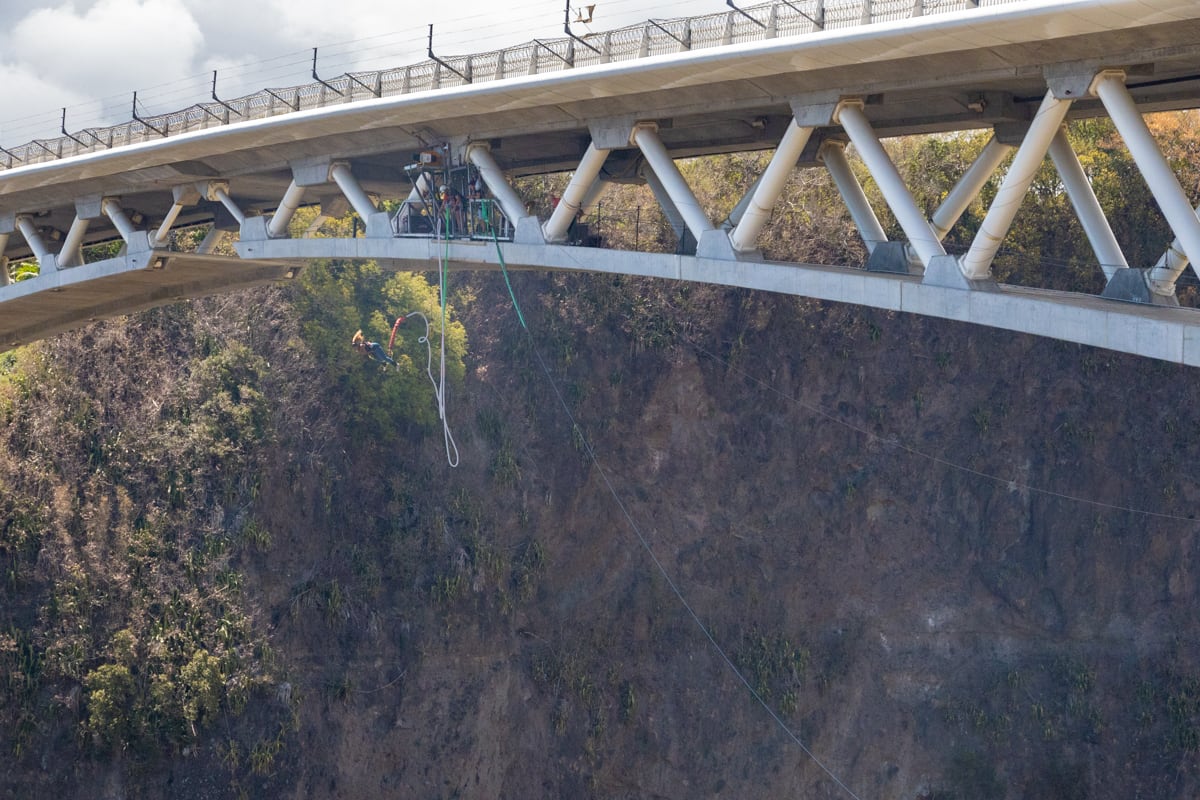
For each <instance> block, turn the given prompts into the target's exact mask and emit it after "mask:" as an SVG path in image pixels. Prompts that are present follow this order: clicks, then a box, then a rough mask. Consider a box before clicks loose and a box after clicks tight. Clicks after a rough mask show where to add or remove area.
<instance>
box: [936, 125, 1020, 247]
mask: <svg viewBox="0 0 1200 800" xmlns="http://www.w3.org/2000/svg"><path fill="white" fill-rule="evenodd" d="M1012 149H1013V148H1012V145H1007V144H1002V143H1001V142H1000V140H999V139H997V138H996V137H995V136H992V138H991V139H988V143H987V144H986V145H984V146H983V150H981V151H980V152H979V155H978V156H976V157H975V160H974V161H972V162H971V166H969V167H967V171H966V172H964V173H963V174H962V177H961V178H959V179H958V183H956V184H954V188H953V189H951V190H950V194H948V195H946V199H945V200H943V201H942V204H941V205H940V206H938V209H937V211H935V212H933V217H931V218H930V220H929V224H930V227H932V228H933V234H934V236H936V237H937V238H938V241H939V242H940V241H944V240H945V238H946V234H948V233H949V232H950V229H951V228H953V227H954V225H955V224H956V223H957V222H958V220H959V218H960V217H962V215H963V212H964V211H966V210H967V206H969V205H971V202H972V201H973V200H974V199H975V198H976V197H978V196H979V192H980V191H982V190H983V185H984V184H985V183H987V182H988V178H990V177H992V174H993V173H995V171H996V169H997V168H998V167H999V166H1000V162H1002V161H1004V157H1005V156H1007V155H1008V154H1009V152H1010V151H1011V150H1012Z"/></svg>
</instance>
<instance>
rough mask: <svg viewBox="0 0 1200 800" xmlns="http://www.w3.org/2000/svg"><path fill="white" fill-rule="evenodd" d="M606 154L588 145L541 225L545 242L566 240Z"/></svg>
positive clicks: (597, 175)
mask: <svg viewBox="0 0 1200 800" xmlns="http://www.w3.org/2000/svg"><path fill="white" fill-rule="evenodd" d="M608 154H609V151H608V150H605V149H604V148H600V147H596V145H595V144H588V148H587V150H586V151H585V152H584V154H583V158H582V159H580V161H579V166H578V167H576V168H575V173H574V174H573V175H572V176H571V180H570V182H568V183H567V188H566V189H564V190H563V193H562V197H560V198H559V200H558V205H557V206H556V207H555V208H554V211H553V212H552V213H551V214H550V219H548V220H546V223H545V224H544V225H542V235H543V236H545V237H546V241H547V242H561V241H564V240H565V239H566V238H567V229H568V228H569V227H570V226H571V223H572V222H573V221H574V220H575V217H576V215H578V214H579V211H580V209H582V208H583V201H584V199H585V198H586V197H587V193H588V190H589V189H590V188H591V186H592V184H593V183H595V181H596V178H597V177H599V175H600V168H601V167H603V166H604V159H606V158H607V157H608Z"/></svg>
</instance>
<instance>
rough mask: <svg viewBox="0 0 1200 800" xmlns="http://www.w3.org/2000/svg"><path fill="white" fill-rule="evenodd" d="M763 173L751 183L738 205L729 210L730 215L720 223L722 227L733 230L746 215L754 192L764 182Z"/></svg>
mask: <svg viewBox="0 0 1200 800" xmlns="http://www.w3.org/2000/svg"><path fill="white" fill-rule="evenodd" d="M762 177H763V176H762V173H759V176H758V177H757V178H755V179H754V183H752V184H750V188H749V189H747V190H746V193H745V194H743V195H742V199H741V200H738V201H737V205H735V206H734V207H733V210H732V211H730V212H729V216H727V217H726V218H725V221H724V222H722V223H721V224H720V226H718V227H720V228H723V229H725V230H733V229H734V228H736V227H737V225H738V223H739V222H741V221H742V216H743V215H745V213H746V209H747V208H749V207H750V201H751V200H753V199H754V193H755V192H757V191H758V185H759V184H760V183H762Z"/></svg>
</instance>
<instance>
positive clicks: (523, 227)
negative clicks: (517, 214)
mask: <svg viewBox="0 0 1200 800" xmlns="http://www.w3.org/2000/svg"><path fill="white" fill-rule="evenodd" d="M513 242H514V243H515V244H546V235H545V234H544V233H542V223H541V222H540V221H539V220H538V218H537V217H534V216H529V217H521V218H520V219H519V220H517V224H516V226H515V227H514V228H513Z"/></svg>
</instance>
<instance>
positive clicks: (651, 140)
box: [630, 124, 714, 242]
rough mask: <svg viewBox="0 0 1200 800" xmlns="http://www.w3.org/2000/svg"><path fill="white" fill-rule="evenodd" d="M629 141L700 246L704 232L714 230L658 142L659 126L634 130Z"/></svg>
mask: <svg viewBox="0 0 1200 800" xmlns="http://www.w3.org/2000/svg"><path fill="white" fill-rule="evenodd" d="M630 141H631V142H632V143H633V144H635V145H637V148H638V149H639V150H641V151H642V155H643V156H645V157H646V163H647V164H649V165H650V169H652V170H653V171H654V176H655V177H656V178H658V180H659V182H660V183H661V184H662V187H663V189H664V191H666V193H667V196H668V197H670V198H671V202H672V203H674V205H675V208H676V210H677V211H678V212H679V215H680V217H682V219H683V222H684V224H685V225H687V228H688V230H689V231H691V233H692V236H693V237H695V239H696V241H697V242H699V241H700V237H701V236H702V235H703V234H704V233H705V231H711V230H713V229H714V228H713V224H712V223H711V222H709V220H708V215H706V214H705V213H704V209H702V208H701V207H700V201H698V200H697V199H696V195H694V194H692V189H691V187H690V186H688V185H687V181H685V180H684V179H683V175H681V174H680V172H679V168H678V167H676V166H675V161H674V160H673V159H672V158H671V155H670V154H669V153H668V152H667V148H666V147H665V146H664V145H663V143H662V140H661V139H659V138H658V126H656V125H647V124H638V125H635V126H633V134H632V135H631V136H630Z"/></svg>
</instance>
